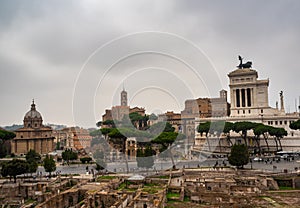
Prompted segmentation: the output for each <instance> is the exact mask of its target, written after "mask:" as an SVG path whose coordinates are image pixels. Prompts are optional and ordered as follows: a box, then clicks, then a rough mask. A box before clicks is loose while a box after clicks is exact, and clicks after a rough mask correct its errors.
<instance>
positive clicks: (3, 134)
mask: <svg viewBox="0 0 300 208" xmlns="http://www.w3.org/2000/svg"><path fill="white" fill-rule="evenodd" d="M15 136H16V135H15V133H13V132H10V131H6V130H4V129H0V158H2V157H5V156H6V155H7V154H9V148H8V147H7V146H6V145H5V144H4V143H5V142H6V141H8V140H10V139H13V138H14V137H15Z"/></svg>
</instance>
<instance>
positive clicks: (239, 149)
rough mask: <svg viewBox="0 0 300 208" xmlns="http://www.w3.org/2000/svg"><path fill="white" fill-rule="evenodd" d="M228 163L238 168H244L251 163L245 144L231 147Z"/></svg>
mask: <svg viewBox="0 0 300 208" xmlns="http://www.w3.org/2000/svg"><path fill="white" fill-rule="evenodd" d="M228 161H229V163H230V164H231V165H233V166H236V167H237V168H243V166H244V165H247V164H248V162H249V152H248V148H247V146H246V145H244V144H234V145H233V146H232V147H231V152H230V155H229V157H228Z"/></svg>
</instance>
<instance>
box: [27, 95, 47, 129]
mask: <svg viewBox="0 0 300 208" xmlns="http://www.w3.org/2000/svg"><path fill="white" fill-rule="evenodd" d="M42 126H43V119H42V115H41V114H40V113H39V112H38V111H37V110H36V109H35V104H34V100H33V101H32V104H31V109H30V111H28V112H27V113H26V114H25V116H24V127H26V128H40V127H42Z"/></svg>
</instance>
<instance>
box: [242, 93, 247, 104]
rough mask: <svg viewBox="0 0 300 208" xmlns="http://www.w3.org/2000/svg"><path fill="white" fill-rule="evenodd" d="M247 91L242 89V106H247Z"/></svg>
mask: <svg viewBox="0 0 300 208" xmlns="http://www.w3.org/2000/svg"><path fill="white" fill-rule="evenodd" d="M245 96H246V95H245V89H242V106H243V107H245V106H246V97H245Z"/></svg>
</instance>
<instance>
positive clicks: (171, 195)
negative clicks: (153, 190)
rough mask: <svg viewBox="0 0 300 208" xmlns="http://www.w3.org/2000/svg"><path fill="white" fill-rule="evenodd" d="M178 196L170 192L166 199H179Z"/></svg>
mask: <svg viewBox="0 0 300 208" xmlns="http://www.w3.org/2000/svg"><path fill="white" fill-rule="evenodd" d="M179 196H180V194H179V193H172V192H168V193H167V199H169V198H179Z"/></svg>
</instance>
